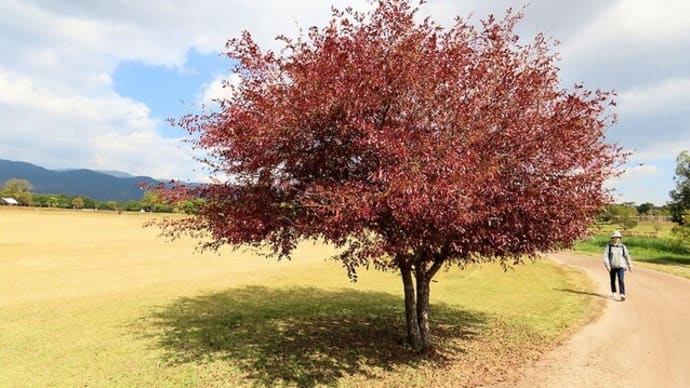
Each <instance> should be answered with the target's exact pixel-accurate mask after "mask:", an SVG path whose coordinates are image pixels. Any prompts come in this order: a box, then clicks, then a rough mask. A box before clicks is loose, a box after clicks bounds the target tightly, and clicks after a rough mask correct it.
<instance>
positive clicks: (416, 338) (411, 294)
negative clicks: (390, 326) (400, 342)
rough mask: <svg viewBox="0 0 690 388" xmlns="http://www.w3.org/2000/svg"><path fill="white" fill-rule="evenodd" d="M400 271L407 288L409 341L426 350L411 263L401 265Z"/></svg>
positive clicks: (416, 349)
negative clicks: (420, 326) (418, 315)
mask: <svg viewBox="0 0 690 388" xmlns="http://www.w3.org/2000/svg"><path fill="white" fill-rule="evenodd" d="M400 272H401V274H402V278H403V287H404V289H405V320H406V322H407V342H408V343H409V344H410V346H412V348H413V349H414V350H415V351H417V352H421V351H422V350H424V344H423V342H422V336H421V333H420V330H419V323H418V320H417V303H416V298H415V290H414V283H413V282H412V269H411V268H410V266H409V265H401V266H400Z"/></svg>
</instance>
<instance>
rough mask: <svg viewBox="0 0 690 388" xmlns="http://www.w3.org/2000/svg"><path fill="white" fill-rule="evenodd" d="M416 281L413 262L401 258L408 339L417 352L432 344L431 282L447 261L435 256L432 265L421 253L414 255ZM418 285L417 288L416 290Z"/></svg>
mask: <svg viewBox="0 0 690 388" xmlns="http://www.w3.org/2000/svg"><path fill="white" fill-rule="evenodd" d="M414 258H415V259H416V260H415V263H414V275H415V276H414V282H413V280H412V271H413V269H412V263H410V262H409V261H407V260H405V259H403V258H401V259H400V260H398V262H399V266H400V273H401V274H402V278H403V287H404V290H405V320H406V323H407V341H408V343H409V344H410V346H412V348H414V350H415V351H417V352H420V353H421V352H424V351H426V350H427V349H428V348H429V346H430V345H431V329H430V321H429V319H430V316H429V310H430V307H429V306H430V304H429V300H430V299H429V295H430V287H429V285H430V283H431V279H432V278H433V277H434V275H436V272H438V270H439V269H440V268H441V266H442V265H443V262H444V261H445V260H444V258H443V257H435V259H434V261H433V264H432V265H431V267H429V268H428V269H427V265H428V264H426V263H425V262H424V261H423V260H422V255H421V254H416V255H415V256H414ZM415 286H416V290H415Z"/></svg>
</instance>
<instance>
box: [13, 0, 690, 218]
mask: <svg viewBox="0 0 690 388" xmlns="http://www.w3.org/2000/svg"><path fill="white" fill-rule="evenodd" d="M2 3H3V7H2V8H3V12H2V13H1V14H0V52H2V53H3V54H2V55H0V117H2V124H3V129H4V136H3V140H2V141H1V142H0V158H1V159H11V160H21V161H27V162H31V163H35V164H38V165H41V166H44V167H47V168H53V169H61V168H77V167H87V168H94V169H104V170H121V171H126V172H130V173H132V174H140V175H150V176H154V177H157V178H163V179H167V178H178V179H183V180H194V181H204V180H207V179H208V177H207V176H206V173H205V171H204V170H203V169H202V168H200V165H199V164H198V163H197V162H196V161H195V160H194V159H193V156H194V152H193V151H192V150H191V149H190V148H189V145H188V144H185V143H184V142H182V140H183V138H184V137H185V136H186V134H185V133H184V132H182V131H181V130H179V129H176V128H172V127H170V125H169V124H168V123H167V122H166V121H165V119H167V118H170V117H179V116H181V115H182V114H184V113H187V112H190V111H194V110H196V109H198V107H199V106H200V105H201V104H209V103H211V100H212V98H214V97H222V96H223V95H224V93H227V92H225V91H224V90H223V89H222V88H220V84H221V80H222V79H232V77H233V75H232V74H231V72H230V67H231V63H230V62H229V61H228V60H227V59H226V58H224V57H220V56H218V53H219V52H220V51H222V49H223V46H224V44H225V42H226V40H227V39H229V38H232V37H237V36H239V34H240V32H241V31H242V30H248V31H250V32H251V33H252V34H253V36H254V37H255V39H256V40H257V42H258V43H259V44H260V45H261V47H262V48H269V49H274V50H275V49H279V48H280V46H279V44H278V43H277V42H276V41H275V40H274V37H275V36H276V35H278V34H285V35H288V36H293V37H294V36H296V35H297V34H298V33H299V31H300V29H302V30H306V29H307V28H308V27H309V26H311V25H324V23H326V22H327V20H328V18H329V16H330V6H331V5H335V6H337V7H340V8H344V7H346V6H348V5H351V6H353V7H354V8H356V9H365V8H367V7H369V5H368V2H367V1H365V0H350V1H347V0H332V1H324V0H302V1H299V2H287V1H280V0H253V1H246V0H228V1H223V2H218V1H215V0H177V1H175V2H169V1H165V0H148V1H144V2H132V1H128V0H112V1H108V2H99V1H90V0H73V1H56V0H2ZM526 3H527V1H512V0H465V1H456V0H429V1H428V3H427V4H426V5H424V6H423V7H422V10H421V15H422V16H426V15H430V16H432V17H433V18H434V19H435V20H437V21H438V22H439V23H441V24H442V25H449V24H450V23H451V22H452V19H453V17H454V16H455V15H461V16H468V15H469V14H473V15H474V16H473V17H472V19H471V20H473V21H478V19H479V18H483V17H486V16H487V15H488V14H490V13H493V14H496V15H501V14H503V12H504V10H505V9H507V8H509V7H513V8H516V9H521V8H522V7H523V6H524V5H525V4H526ZM529 3H530V5H529V7H528V8H527V10H526V17H525V19H524V20H523V22H522V23H521V24H520V25H519V26H518V32H519V33H520V35H521V36H523V37H531V36H534V34H536V33H537V32H543V33H545V34H546V35H548V36H551V37H553V38H555V39H557V40H559V41H560V42H561V44H560V45H559V46H558V47H557V51H559V52H560V55H561V58H562V60H561V63H560V68H561V77H562V81H563V85H564V86H566V87H570V86H572V84H574V83H576V82H578V83H579V82H582V83H584V85H585V87H587V88H590V89H595V88H602V89H614V90H616V91H617V92H618V94H619V97H618V104H619V105H618V109H617V113H618V115H619V117H620V121H619V123H618V125H617V126H615V127H613V128H610V129H609V131H608V133H607V136H608V138H609V139H610V140H611V141H612V142H616V143H618V144H620V145H622V146H623V147H624V148H625V149H627V150H630V151H633V152H634V154H633V157H632V158H631V160H630V163H629V166H628V169H627V172H626V173H625V174H624V175H623V176H622V177H621V178H620V179H616V180H612V181H610V182H609V186H610V187H612V188H615V189H616V191H617V193H618V194H617V195H618V200H619V201H630V202H637V203H641V202H647V201H649V202H653V203H655V204H663V203H665V202H666V201H667V200H668V192H669V191H670V190H672V189H673V185H674V183H673V175H674V167H675V163H674V161H675V157H676V155H678V154H679V153H680V152H681V151H682V150H690V1H686V0H657V1H653V2H652V1H648V0H606V1H601V0H580V1H577V2H572V1H565V0H564V1H556V0H531V1H529Z"/></svg>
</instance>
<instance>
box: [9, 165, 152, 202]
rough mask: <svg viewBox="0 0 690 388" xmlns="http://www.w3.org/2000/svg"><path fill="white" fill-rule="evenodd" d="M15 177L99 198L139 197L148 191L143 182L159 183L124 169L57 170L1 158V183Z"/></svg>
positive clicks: (47, 190)
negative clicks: (142, 186) (128, 172)
mask: <svg viewBox="0 0 690 388" xmlns="http://www.w3.org/2000/svg"><path fill="white" fill-rule="evenodd" d="M116 175H117V176H116ZM12 178H18V179H26V180H28V181H29V183H31V186H32V190H31V191H32V192H34V193H40V194H67V195H83V196H86V197H89V198H91V199H95V200H97V201H130V200H135V201H137V200H140V199H141V198H142V196H143V195H144V191H143V190H141V189H140V188H139V185H140V184H142V183H150V184H156V183H158V181H157V180H155V179H153V178H151V177H148V176H132V175H130V174H127V173H123V172H120V171H103V172H99V171H94V170H87V169H78V170H62V171H55V170H48V169H46V168H43V167H40V166H36V165H34V164H31V163H26V162H15V161H11V160H3V159H0V185H3V184H4V183H5V182H7V180H9V179H12Z"/></svg>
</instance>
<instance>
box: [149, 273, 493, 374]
mask: <svg viewBox="0 0 690 388" xmlns="http://www.w3.org/2000/svg"><path fill="white" fill-rule="evenodd" d="M432 318H433V326H432V331H433V333H434V351H433V352H432V353H431V355H426V356H420V355H418V354H415V353H414V352H413V351H412V350H411V349H410V348H408V347H407V346H406V345H405V340H404V338H405V323H404V303H403V300H402V298H399V297H396V296H393V295H390V294H386V293H381V292H363V291H355V290H347V289H345V290H338V291H326V290H322V289H317V288H289V289H271V288H266V287H255V286H252V287H245V288H240V289H231V290H227V291H224V292H218V293H213V294H208V295H202V296H198V297H193V298H181V299H178V300H176V301H174V302H173V303H171V304H170V305H167V306H163V307H160V308H157V309H156V310H155V311H154V312H153V313H152V314H151V315H150V316H147V317H145V318H143V319H142V321H141V322H139V324H138V326H139V329H140V330H141V331H142V333H143V334H144V335H145V336H147V337H149V338H151V339H152V340H153V341H154V343H155V346H156V347H157V348H161V349H163V350H164V351H165V354H166V356H165V357H166V361H167V362H169V363H173V364H179V363H191V362H193V363H204V362H213V361H217V360H226V361H228V362H232V363H233V364H235V365H237V366H238V367H239V368H240V369H241V370H242V371H243V372H244V373H246V374H247V377H248V378H249V379H252V380H254V381H255V382H256V384H257V385H266V386H272V385H276V384H281V385H282V384H287V385H297V386H302V387H311V386H316V385H323V384H327V385H332V384H335V383H336V382H337V381H338V379H339V378H341V377H343V376H345V375H364V376H365V377H368V378H375V376H373V374H372V371H373V370H375V369H379V368H380V369H379V370H381V369H382V370H384V371H385V370H392V369H393V368H395V367H396V366H402V365H410V366H417V365H420V364H421V363H432V364H435V365H438V366H441V365H444V363H446V362H448V360H449V359H450V357H451V356H452V355H453V354H457V353H459V352H462V351H463V349H462V341H454V340H456V339H463V340H467V339H469V338H471V337H473V336H475V335H476V334H477V333H478V332H479V331H480V330H481V328H482V327H483V326H484V325H485V323H486V317H485V316H483V315H482V314H481V313H477V312H469V311H463V310H455V309H452V308H450V307H448V306H445V305H437V304H435V305H433V306H432Z"/></svg>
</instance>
